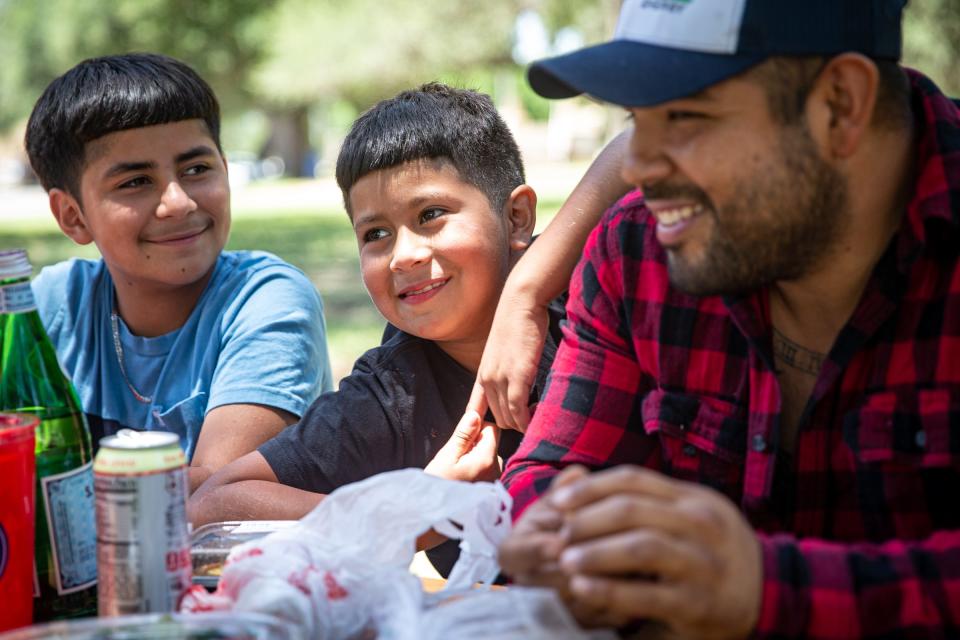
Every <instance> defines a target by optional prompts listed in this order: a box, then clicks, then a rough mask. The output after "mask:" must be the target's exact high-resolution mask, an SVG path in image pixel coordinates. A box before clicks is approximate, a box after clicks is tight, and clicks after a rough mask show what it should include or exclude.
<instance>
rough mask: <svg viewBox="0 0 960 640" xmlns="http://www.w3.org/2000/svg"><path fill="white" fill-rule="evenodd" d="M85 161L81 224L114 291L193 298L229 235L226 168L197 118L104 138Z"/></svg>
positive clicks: (91, 146)
mask: <svg viewBox="0 0 960 640" xmlns="http://www.w3.org/2000/svg"><path fill="white" fill-rule="evenodd" d="M86 156H87V162H86V164H85V166H84V170H83V174H82V176H81V180H80V192H81V196H82V198H81V199H82V202H81V203H79V206H80V209H81V211H82V214H81V216H80V217H81V220H82V225H81V226H82V230H83V231H85V232H86V233H87V234H88V241H89V240H93V241H94V242H95V243H96V244H97V248H99V249H100V253H101V254H102V255H103V258H104V261H105V262H106V264H107V267H108V268H109V269H110V273H111V274H112V275H113V279H114V282H115V284H116V286H117V287H118V289H127V290H135V291H136V292H137V293H138V294H147V293H149V292H158V291H165V292H170V291H171V290H178V289H184V290H189V291H190V293H191V296H189V297H195V296H198V295H199V291H197V290H198V289H199V290H201V291H202V288H203V286H204V285H205V284H206V281H207V279H208V277H209V275H210V274H211V273H212V269H213V266H214V265H215V264H216V261H217V257H218V256H219V255H220V252H221V250H222V249H223V246H224V245H225V244H226V241H227V235H228V233H229V230H230V191H229V186H228V184H227V171H226V165H225V164H224V161H223V157H222V156H221V154H220V152H219V151H218V150H217V146H216V144H215V143H214V141H213V139H212V138H211V137H210V133H209V132H208V131H207V128H206V125H205V124H204V123H203V121H202V120H184V121H180V122H173V123H169V124H161V125H155V126H149V127H140V128H137V129H130V130H126V131H118V132H115V133H110V134H108V135H105V136H103V137H102V138H98V139H97V140H94V141H92V142H90V143H88V144H87V148H86ZM75 239H77V238H75Z"/></svg>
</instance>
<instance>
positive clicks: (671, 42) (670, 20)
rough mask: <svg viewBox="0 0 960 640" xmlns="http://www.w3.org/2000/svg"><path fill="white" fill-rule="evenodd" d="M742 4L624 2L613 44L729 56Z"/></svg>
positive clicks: (728, 0) (727, 0)
mask: <svg viewBox="0 0 960 640" xmlns="http://www.w3.org/2000/svg"><path fill="white" fill-rule="evenodd" d="M745 5H746V0H704V1H701V2H697V1H696V0H624V3H623V8H622V9H621V11H620V21H619V22H618V23H617V31H616V34H615V35H614V39H616V40H632V41H633V42H641V43H643V44H651V45H655V46H659V47H670V48H674V49H683V50H685V51H701V52H704V53H726V54H731V53H734V52H736V50H737V41H738V39H739V36H740V24H741V22H742V21H743V9H744V6H745Z"/></svg>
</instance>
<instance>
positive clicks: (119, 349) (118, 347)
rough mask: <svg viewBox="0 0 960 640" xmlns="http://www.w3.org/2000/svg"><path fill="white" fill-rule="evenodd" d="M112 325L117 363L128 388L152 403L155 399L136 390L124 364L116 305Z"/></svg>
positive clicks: (111, 319)
mask: <svg viewBox="0 0 960 640" xmlns="http://www.w3.org/2000/svg"><path fill="white" fill-rule="evenodd" d="M110 327H111V328H112V329H113V348H114V350H115V351H116V352H117V364H119V365H120V375H122V376H123V381H124V382H126V383H127V388H128V389H130V393H132V394H133V397H134V398H136V399H137V400H139V401H140V402H142V403H143V404H150V403H151V402H153V399H152V398H149V397H147V396H145V395H143V394H142V393H140V392H139V391H137V390H136V388H135V387H134V386H133V383H132V382H130V378H129V377H127V369H126V367H124V366H123V347H122V346H121V345H120V321H119V320H118V319H117V308H116V306H114V307H113V309H111V310H110Z"/></svg>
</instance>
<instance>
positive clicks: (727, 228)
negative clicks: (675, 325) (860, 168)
mask: <svg viewBox="0 0 960 640" xmlns="http://www.w3.org/2000/svg"><path fill="white" fill-rule="evenodd" d="M778 146H779V149H778V157H777V158H775V159H774V160H775V162H773V163H771V164H770V165H768V167H769V169H768V170H767V171H765V172H764V173H763V174H761V175H756V176H751V177H749V178H747V179H744V180H742V181H741V182H739V184H737V185H736V188H735V189H734V190H733V192H734V193H736V194H738V196H737V199H736V201H734V202H730V203H728V204H726V205H724V206H723V207H722V208H721V209H719V211H718V210H717V208H716V207H715V206H714V205H713V203H712V202H711V200H710V198H709V197H708V196H707V194H706V193H704V192H703V191H701V190H700V189H698V188H696V187H692V186H686V185H685V186H671V185H667V184H664V185H653V186H651V187H649V188H644V189H643V191H644V195H645V196H646V197H648V198H650V199H651V200H653V199H672V198H678V197H685V198H688V199H693V200H694V201H695V202H697V203H699V204H700V205H701V206H703V208H704V209H705V211H704V213H702V214H700V215H711V216H713V219H714V223H715V224H714V227H713V233H712V235H711V236H710V238H709V241H708V242H709V244H708V245H707V247H706V248H705V256H704V258H703V259H702V260H698V261H697V263H696V264H691V263H690V261H688V260H685V259H684V258H682V257H681V255H680V253H679V252H677V251H672V250H668V252H667V260H668V262H667V264H668V267H669V273H670V281H671V283H672V284H673V285H674V286H675V287H676V288H677V289H679V290H681V291H684V292H686V293H689V294H692V295H738V294H743V293H747V292H750V291H753V290H756V289H758V288H760V287H762V286H765V285H769V284H771V283H773V282H776V281H785V280H794V279H797V278H799V277H801V276H803V275H805V274H807V273H809V272H810V270H811V269H812V268H813V267H814V266H815V265H816V263H817V262H818V261H819V260H820V259H821V258H823V257H824V256H825V255H826V254H827V253H828V252H829V251H830V250H831V249H832V248H833V247H834V245H835V243H836V242H837V240H838V239H839V237H840V236H841V235H842V234H843V233H844V232H845V231H846V227H847V225H848V224H849V219H850V214H849V210H848V192H847V182H846V180H845V179H844V177H843V176H842V175H841V174H840V173H839V172H838V171H837V170H836V169H834V168H833V167H831V166H830V165H829V164H827V163H826V162H824V160H823V159H822V158H821V157H820V155H819V154H818V153H817V149H816V146H815V144H814V141H813V139H812V138H811V137H810V134H809V132H808V131H807V129H806V127H805V126H804V125H803V124H802V123H800V124H797V125H795V126H791V127H790V128H789V129H787V130H785V131H784V133H783V134H782V135H781V136H780V140H779V145H778Z"/></svg>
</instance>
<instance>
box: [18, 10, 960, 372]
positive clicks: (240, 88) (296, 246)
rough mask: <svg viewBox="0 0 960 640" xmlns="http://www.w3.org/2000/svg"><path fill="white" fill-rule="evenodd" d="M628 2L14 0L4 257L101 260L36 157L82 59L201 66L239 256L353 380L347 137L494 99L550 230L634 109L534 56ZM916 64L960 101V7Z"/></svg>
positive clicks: (373, 319) (930, 35)
mask: <svg viewBox="0 0 960 640" xmlns="http://www.w3.org/2000/svg"><path fill="white" fill-rule="evenodd" d="M619 5H620V3H619V1H618V0H592V1H591V0H487V1H485V2H479V1H468V0H433V1H431V2H424V1H423V0H390V1H389V2H383V1H382V0H376V1H375V0H201V1H200V2H197V1H189V2H188V1H185V0H112V1H111V2H108V3H105V2H102V0H0V248H9V247H20V246H23V247H26V248H27V249H28V250H29V252H30V256H31V258H32V259H33V262H34V265H35V266H37V267H40V266H43V265H46V264H50V263H52V262H56V261H59V260H63V259H65V258H68V257H70V256H84V257H96V256H97V252H96V249H95V248H94V247H92V246H86V247H79V246H76V245H74V244H72V243H71V242H70V241H69V240H67V239H66V238H64V237H63V236H62V235H61V234H60V232H59V230H58V229H57V228H56V226H55V225H54V223H53V220H52V218H51V217H50V215H49V212H48V210H47V206H46V199H45V196H44V194H43V192H42V190H41V189H40V188H39V187H38V186H37V185H36V184H35V181H34V180H33V176H32V174H31V172H30V170H29V166H28V165H27V163H26V158H25V154H24V151H23V143H22V139H23V130H24V125H25V122H26V118H27V116H28V115H29V112H30V109H31V107H32V106H33V103H34V101H35V100H36V98H37V97H38V96H39V94H40V92H41V91H42V90H43V88H44V87H45V86H46V85H47V83H48V82H49V81H50V80H52V79H53V78H54V77H56V76H57V75H59V74H61V73H63V72H64V71H66V70H67V69H68V68H70V67H71V66H73V65H74V64H76V63H77V62H79V61H80V60H83V59H84V58H88V57H94V56H99V55H105V54H112V53H123V52H127V51H156V52H162V53H166V54H169V55H172V56H175V57H177V58H180V59H182V60H184V61H185V62H187V63H189V64H190V65H192V66H193V67H194V68H196V69H197V70H198V71H199V72H200V73H201V75H203V76H204V77H205V78H206V79H207V80H208V81H209V82H210V83H211V84H212V85H213V87H214V89H215V90H216V92H217V94H218V96H219V97H220V101H221V105H222V108H223V134H222V138H223V145H224V149H225V151H226V154H227V157H228V161H229V164H230V178H231V185H232V187H233V212H234V229H233V232H232V235H231V240H230V243H229V245H228V248H232V249H247V248H258V249H265V250H267V251H272V252H273V253H276V254H277V255H279V256H280V257H282V258H284V259H286V260H288V261H289V262H291V263H293V264H295V265H297V266H299V267H300V268H301V269H303V270H304V271H305V272H306V273H307V274H308V275H309V276H310V278H311V279H312V280H313V282H314V283H315V284H316V286H317V288H318V289H319V290H320V292H321V294H322V295H323V297H324V300H325V302H326V313H327V322H328V328H329V336H330V346H331V355H332V360H333V365H334V370H335V374H336V375H337V377H340V376H343V375H345V374H346V373H348V372H349V370H350V366H351V365H352V363H353V361H354V360H355V359H356V357H357V356H358V355H359V354H360V353H362V352H363V351H364V350H366V349H367V348H370V347H372V346H374V345H375V344H377V343H378V342H379V336H380V332H381V330H382V327H383V321H382V320H381V319H380V318H379V316H378V315H377V313H376V310H375V309H374V308H373V306H372V304H371V303H370V301H369V299H368V297H367V295H366V293H365V292H364V291H363V288H362V285H361V283H360V278H359V268H358V262H357V257H356V245H355V241H354V238H353V233H352V231H351V229H350V226H349V224H348V222H347V219H346V215H345V214H344V213H343V209H342V204H341V200H340V193H339V191H338V190H337V188H336V184H335V183H334V181H333V178H332V173H333V164H334V162H335V160H336V155H337V151H338V149H339V145H340V142H341V140H342V139H343V136H344V135H345V134H346V131H347V128H348V127H349V125H350V123H351V122H352V121H353V119H354V118H355V117H356V116H357V115H359V114H360V113H361V112H362V111H363V110H364V109H366V108H367V107H369V106H370V105H371V104H373V103H374V102H376V101H377V100H379V99H382V98H385V97H389V96H391V95H393V94H395V93H396V92H398V91H400V90H402V89H406V88H410V87H413V86H416V85H418V84H421V83H423V82H427V81H430V80H442V81H444V82H448V83H451V84H455V85H457V86H463V87H469V88H473V89H478V90H481V91H484V92H486V93H489V94H490V95H491V96H492V97H493V99H494V101H495V102H496V104H497V106H498V108H499V109H500V111H501V113H502V114H503V116H504V118H505V119H506V120H507V122H508V124H509V125H510V127H511V129H512V130H513V132H514V135H515V136H516V138H517V141H518V143H519V145H520V147H521V150H522V152H523V156H524V160H525V162H526V164H527V171H528V181H529V182H530V184H531V185H533V187H534V188H535V189H536V190H537V192H538V193H539V196H540V202H541V205H540V225H539V226H540V227H541V228H542V226H543V225H544V224H545V223H546V222H547V221H548V220H549V218H550V217H551V216H552V215H553V213H554V212H555V211H556V209H557V207H558V206H559V204H560V203H561V202H562V201H563V199H564V198H565V197H566V195H567V194H568V193H569V192H570V190H571V189H572V188H573V186H574V185H575V184H576V181H577V179H578V178H579V176H580V174H581V173H582V171H583V169H584V168H585V167H586V165H587V164H588V163H589V160H590V159H591V158H592V156H593V155H594V154H595V153H596V151H597V150H598V149H599V148H600V147H601V146H602V145H603V144H604V142H605V141H607V140H608V139H609V138H610V137H612V136H613V135H614V134H616V133H617V132H618V131H619V130H620V129H621V128H622V127H623V124H624V118H623V113H622V112H621V111H619V110H616V109H608V108H605V107H602V106H600V105H597V104H594V103H591V102H589V101H587V100H585V99H580V98H578V99H573V100H567V101H561V102H548V101H545V100H542V99H540V98H539V97H537V96H536V95H535V94H533V92H532V91H531V90H530V89H529V87H528V86H527V84H526V82H525V79H524V68H525V65H526V64H527V63H529V62H530V61H531V60H533V59H536V58H540V57H543V56H547V55H552V54H555V53H562V52H564V51H569V50H572V49H576V48H578V47H580V46H583V45H584V44H592V43H595V42H599V41H602V40H604V39H605V38H606V37H608V36H609V34H610V33H611V32H612V30H613V27H614V24H615V22H616V17H617V13H618V11H619ZM904 49H905V53H904V60H905V63H906V64H908V65H910V66H915V67H917V68H919V69H921V70H923V71H924V72H925V73H927V74H928V75H930V76H932V77H933V78H934V80H936V81H937V82H938V83H940V85H941V87H942V88H944V89H945V90H947V91H948V92H952V94H953V95H958V94H960V65H957V64H956V63H955V61H956V60H957V59H958V56H960V1H958V0H913V1H912V2H911V3H910V5H909V6H908V11H907V20H906V35H905V47H904Z"/></svg>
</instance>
